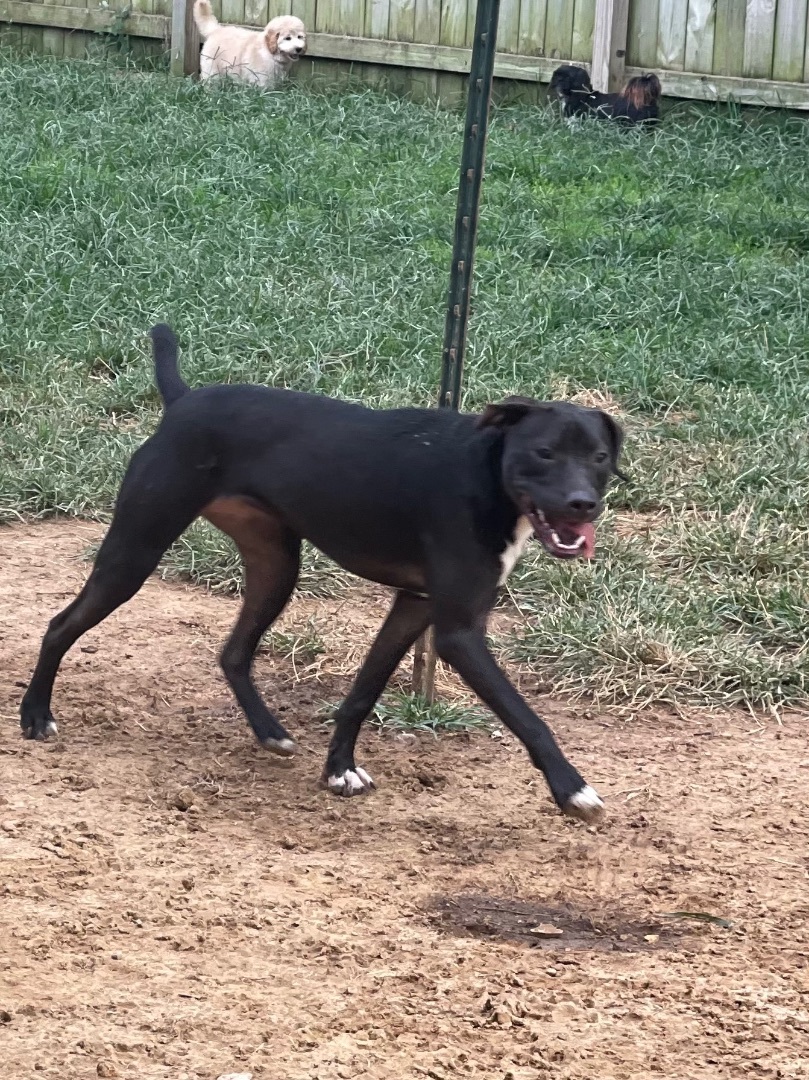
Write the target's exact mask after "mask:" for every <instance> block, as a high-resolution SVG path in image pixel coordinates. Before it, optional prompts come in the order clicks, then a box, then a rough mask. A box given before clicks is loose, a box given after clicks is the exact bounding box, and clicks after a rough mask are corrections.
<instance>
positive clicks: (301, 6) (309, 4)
mask: <svg viewBox="0 0 809 1080" xmlns="http://www.w3.org/2000/svg"><path fill="white" fill-rule="evenodd" d="M315 8H316V3H315V0H292V2H291V3H290V5H289V13H290V15H297V16H298V18H299V19H303V25H304V26H305V27H306V29H307V30H308V31H312V30H314V28H315V22H316V20H317V15H316V11H315Z"/></svg>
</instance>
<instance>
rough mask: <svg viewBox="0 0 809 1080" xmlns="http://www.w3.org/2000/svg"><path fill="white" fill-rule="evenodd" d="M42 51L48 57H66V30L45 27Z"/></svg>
mask: <svg viewBox="0 0 809 1080" xmlns="http://www.w3.org/2000/svg"><path fill="white" fill-rule="evenodd" d="M42 51H43V53H45V55H46V56H64V55H65V32H64V30H51V29H50V28H49V27H44V28H43V30H42Z"/></svg>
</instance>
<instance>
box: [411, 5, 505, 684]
mask: <svg viewBox="0 0 809 1080" xmlns="http://www.w3.org/2000/svg"><path fill="white" fill-rule="evenodd" d="M499 14H500V0H478V5H477V12H476V14H475V40H474V42H473V44H472V62H471V65H470V68H469V88H468V91H467V99H466V123H465V125H464V142H463V149H462V151H461V178H460V183H459V185H458V205H457V209H456V212H455V238H454V241H453V245H452V265H451V267H450V278H449V299H448V302H447V315H446V322H445V324H444V349H443V352H442V355H441V389H440V391H439V395H438V404H439V407H440V408H443V409H457V408H458V407H459V405H460V401H461V385H462V382H463V361H464V352H465V350H466V329H467V325H468V323H469V305H470V301H471V292H472V271H473V267H474V260H475V242H476V240H477V232H478V215H479V212H480V189H481V184H482V183H483V167H484V162H485V158H486V135H487V132H488V127H489V106H490V104H491V99H492V79H493V75H494V56H495V48H496V46H497V19H498V16H499ZM411 688H412V691H413V693H414V694H419V695H421V696H422V697H424V698H426V700H427V701H428V702H429V703H430V704H432V702H433V700H434V699H435V641H434V638H433V631H432V628H431V629H430V630H428V631H427V632H426V633H425V634H423V635H422V636H421V637H420V638H419V640H418V641H417V642H416V646H415V654H414V660H413V682H412V687H411Z"/></svg>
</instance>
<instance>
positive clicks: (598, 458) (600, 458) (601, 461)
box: [593, 450, 609, 465]
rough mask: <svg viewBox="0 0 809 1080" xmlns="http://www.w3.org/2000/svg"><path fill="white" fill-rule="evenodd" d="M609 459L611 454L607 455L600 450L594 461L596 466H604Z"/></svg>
mask: <svg viewBox="0 0 809 1080" xmlns="http://www.w3.org/2000/svg"><path fill="white" fill-rule="evenodd" d="M608 457H609V454H607V453H606V452H605V451H604V450H599V452H598V453H597V454H596V456H595V457H594V458H593V460H594V461H595V463H596V465H603V464H604V462H605V461H606V460H607V458H608Z"/></svg>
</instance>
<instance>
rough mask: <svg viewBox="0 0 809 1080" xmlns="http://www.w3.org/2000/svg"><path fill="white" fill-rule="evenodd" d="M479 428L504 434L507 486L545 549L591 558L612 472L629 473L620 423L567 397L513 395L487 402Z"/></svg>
mask: <svg viewBox="0 0 809 1080" xmlns="http://www.w3.org/2000/svg"><path fill="white" fill-rule="evenodd" d="M478 426H479V427H481V428H494V429H497V430H498V431H500V432H502V438H503V448H502V477H503V486H504V487H505V490H506V493H507V495H508V496H509V498H510V499H511V500H512V502H513V503H514V504H515V505H516V507H517V509H518V510H519V511H520V513H521V514H523V515H525V517H527V518H528V520H529V521H530V522H531V525H532V526H533V529H534V535H535V536H536V538H537V540H539V541H540V542H541V543H542V545H543V546H544V548H545V550H546V551H547V552H549V553H550V554H551V555H555V556H556V557H557V558H559V559H573V558H576V557H583V558H586V559H589V558H591V557H592V554H593V551H594V549H595V529H594V528H593V524H592V523H593V522H594V521H595V519H596V518H597V517H598V516H599V515H600V514H601V513H602V511H603V509H604V495H605V494H606V491H607V487H608V486H609V482H610V479H611V478H612V476H614V475H615V476H621V477H623V474H622V473H621V471H620V469H619V467H618V460H619V458H620V455H621V446H622V444H623V438H624V436H623V431H622V430H621V428H620V426H619V425H618V423H617V422H616V421H615V420H614V419H613V418H612V417H611V416H609V415H608V414H607V413H605V412H602V411H601V410H600V409H586V408H584V407H583V406H581V405H573V404H570V403H569V402H565V401H533V400H532V399H531V398H507V399H506V400H505V401H504V402H502V403H501V404H499V405H488V406H487V407H486V409H485V410H484V412H483V413H482V415H481V416H480V418H479V420H478Z"/></svg>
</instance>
